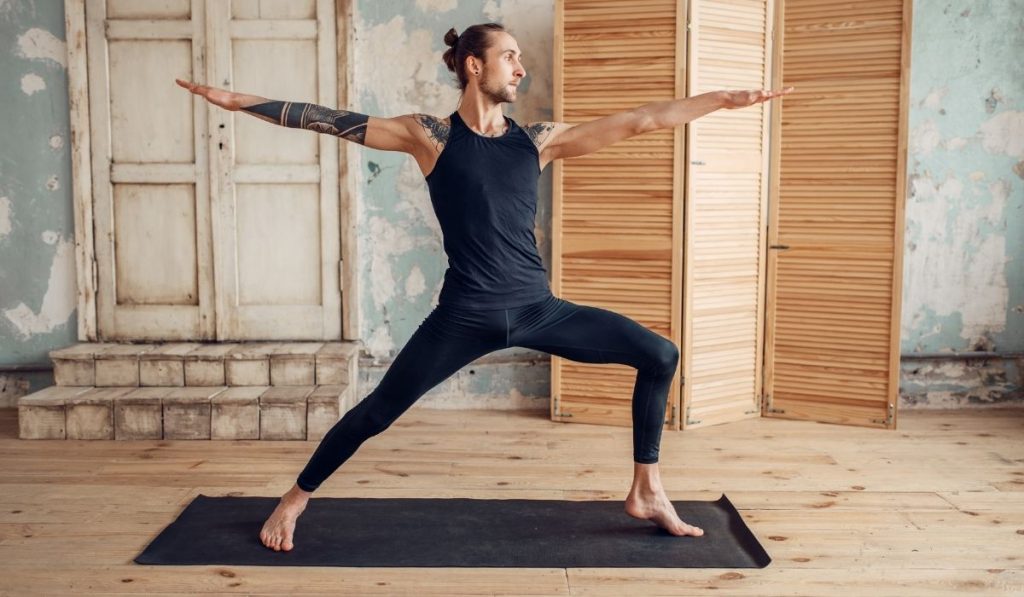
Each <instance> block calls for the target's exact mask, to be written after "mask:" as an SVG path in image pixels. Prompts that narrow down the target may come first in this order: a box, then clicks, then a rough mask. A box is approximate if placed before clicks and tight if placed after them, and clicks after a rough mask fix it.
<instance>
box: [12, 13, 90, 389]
mask: <svg viewBox="0 0 1024 597" xmlns="http://www.w3.org/2000/svg"><path fill="white" fill-rule="evenodd" d="M66 55H67V51H66V49H65V45H64V4H63V2H57V1H54V0H50V1H37V2H29V1H12V0H6V1H2V0H0V81H2V84H0V106H3V109H2V110H0V135H2V139H3V142H2V143H0V367H3V370H0V406H13V405H14V404H15V401H16V399H17V397H18V396H21V395H24V394H25V393H27V392H29V391H35V390H36V389H37V388H42V387H45V386H48V385H51V384H52V383H53V376H52V374H51V373H50V372H49V371H47V370H46V367H47V366H48V363H49V361H48V358H47V352H48V351H49V350H51V349H53V348H59V347H61V346H66V345H68V344H71V343H73V342H74V341H75V339H76V338H77V325H78V324H77V321H76V319H75V306H76V301H75V251H74V241H75V239H74V217H73V210H72V203H71V184H70V182H71V151H70V145H71V141H70V139H71V137H70V132H69V131H70V125H69V114H68V92H67V73H66V62H67V61H66ZM12 368H17V370H16V371H11V369H12Z"/></svg>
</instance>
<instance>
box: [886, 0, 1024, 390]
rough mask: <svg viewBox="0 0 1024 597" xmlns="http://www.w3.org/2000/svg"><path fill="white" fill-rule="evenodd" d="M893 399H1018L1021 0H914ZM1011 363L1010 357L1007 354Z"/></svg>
mask: <svg viewBox="0 0 1024 597" xmlns="http://www.w3.org/2000/svg"><path fill="white" fill-rule="evenodd" d="M912 41H913V50H912V54H911V60H912V62H911V88H910V119H909V123H908V124H909V127H908V130H909V142H908V156H907V157H908V159H907V184H908V189H907V204H906V228H905V233H904V241H905V242H904V246H905V248H904V268H903V272H904V277H903V314H902V329H901V332H900V338H901V347H902V352H903V354H904V356H905V357H907V356H908V355H913V354H914V353H931V354H934V353H945V352H975V351H983V352H995V353H1003V354H1006V353H1009V356H1008V357H992V358H976V359H964V358H959V359H955V358H943V357H936V358H933V359H916V358H905V360H904V363H903V367H902V369H903V379H902V383H901V389H902V393H903V403H904V404H906V405H913V406H916V405H922V406H927V405H931V406H957V405H961V404H993V403H1000V402H1007V401H1016V402H1021V401H1022V400H1024V391H1022V381H1021V373H1020V372H1021V365H1022V364H1024V362H1022V359H1021V358H1020V356H1019V355H1020V354H1021V353H1024V62H1022V61H1021V56H1024V0H1002V1H999V2H976V1H972V0H945V1H942V2H930V1H929V2H924V1H921V0H918V1H917V2H915V3H914V27H913V36H912ZM1015 354H1016V355H1018V356H1014V355H1015Z"/></svg>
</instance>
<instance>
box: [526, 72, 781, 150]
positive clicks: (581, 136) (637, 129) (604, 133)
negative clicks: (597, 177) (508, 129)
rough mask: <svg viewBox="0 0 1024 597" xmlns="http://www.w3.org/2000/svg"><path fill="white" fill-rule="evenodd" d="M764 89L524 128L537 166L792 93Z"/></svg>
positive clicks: (709, 95) (708, 95) (720, 93)
mask: <svg viewBox="0 0 1024 597" xmlns="http://www.w3.org/2000/svg"><path fill="white" fill-rule="evenodd" d="M793 89H794V88H793V87H787V88H785V89H782V90H780V91H768V90H765V89H755V90H745V91H711V92H708V93H702V94H700V95H695V96H692V97H684V98H680V99H674V100H667V101H662V102H651V103H649V104H644V105H642V106H640V107H637V108H634V109H632V110H627V111H625V112H617V113H615V114H610V115H608V116H605V117H603V118H598V119H596V120H591V121H589V122H584V123H582V124H567V123H564V122H538V123H535V124H530V125H527V126H526V127H525V130H526V132H527V133H528V134H529V135H530V137H531V138H532V139H533V142H534V143H535V144H536V145H537V147H538V151H539V152H540V154H541V162H542V163H545V164H546V163H547V162H550V161H553V160H558V159H564V158H573V157H577V156H581V155H586V154H588V153H593V152H595V151H598V150H599V149H602V148H604V147H607V146H608V145H611V144H612V143H616V142H618V141H622V140H623V139H628V138H629V137H633V136H635V135H640V134H642V133H647V132H650V131H654V130H658V129H663V128H673V127H676V126H679V125H681V124H685V123H687V122H690V121H692V120H696V119H698V118H700V117H701V116H704V115H705V114H708V113H710V112H714V111H715V110H718V109H720V108H727V109H735V108H743V107H746V106H752V105H754V104H758V103H761V102H765V101H767V100H769V99H771V98H773V97H777V96H780V95H786V94H787V93H789V92H791V91H793Z"/></svg>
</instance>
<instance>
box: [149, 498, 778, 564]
mask: <svg viewBox="0 0 1024 597" xmlns="http://www.w3.org/2000/svg"><path fill="white" fill-rule="evenodd" d="M278 501H279V498H276V497H273V498H272V497H209V496H205V495H199V496H198V497H196V498H195V499H193V500H192V502H191V503H190V504H189V505H188V506H187V507H186V508H185V509H184V510H183V511H182V512H181V514H180V515H179V516H178V518H177V519H176V520H175V521H174V522H172V523H171V524H170V525H168V526H167V527H166V528H165V529H164V530H163V531H162V532H161V533H160V534H159V535H158V536H157V537H156V539H154V540H153V541H152V542H151V543H150V544H149V545H148V546H147V547H146V548H145V549H144V550H143V551H142V553H141V554H139V556H138V557H136V558H135V562H136V563H138V564H171V565H190V564H191V565H208V564H223V565H236V566H275V565H276V566H350V567H361V566H372V567H390V566H401V567H446V568H448V567H514V568H597V567H611V568H763V567H765V566H767V565H768V563H769V562H771V558H770V557H769V556H768V554H767V553H765V551H764V549H763V548H762V547H761V544H760V543H758V541H757V539H756V538H755V537H754V534H753V533H752V532H751V531H750V529H749V528H747V525H746V524H745V523H744V522H743V518H742V517H741V516H740V514H739V512H737V511H736V508H735V507H733V505H732V503H731V502H730V501H729V499H728V498H726V497H725V494H722V497H720V498H719V499H718V500H717V501H714V502H704V501H674V502H672V503H673V505H674V506H675V508H676V512H678V513H679V516H680V518H682V519H683V520H685V521H686V522H687V523H689V524H692V525H695V526H698V527H700V528H702V529H704V535H703V536H701V537H691V536H683V537H677V536H675V535H672V534H671V533H669V532H668V531H666V530H664V529H662V528H660V527H658V526H656V525H655V524H654V523H652V522H650V521H647V520H637V519H635V518H632V517H630V516H629V515H628V514H626V513H625V511H624V510H623V502H622V501H620V500H614V501H570V500H527V499H471V498H315V497H314V498H312V499H310V501H309V503H308V504H307V505H306V511H305V512H304V513H303V514H302V516H300V517H299V520H298V524H297V525H296V528H295V539H294V543H295V547H294V549H292V550H291V551H284V550H281V551H274V550H272V549H268V548H267V547H265V546H264V545H263V544H262V543H261V542H260V539H259V533H260V530H261V529H262V528H263V522H264V521H265V520H266V519H267V517H269V516H270V514H271V512H273V511H274V508H275V507H276V506H277V504H278Z"/></svg>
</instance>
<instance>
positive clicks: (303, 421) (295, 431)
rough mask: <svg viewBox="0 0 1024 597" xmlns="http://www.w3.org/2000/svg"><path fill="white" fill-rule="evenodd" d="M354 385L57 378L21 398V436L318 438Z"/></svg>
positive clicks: (349, 402) (350, 402)
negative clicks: (106, 382)
mask: <svg viewBox="0 0 1024 597" xmlns="http://www.w3.org/2000/svg"><path fill="white" fill-rule="evenodd" d="M355 388H356V384H355V383H347V380H346V381H344V382H343V383H338V384H322V385H293V386H283V385H282V386H268V385H262V386H256V385H245V386H233V387H229V386H225V385H221V386H149V387H130V386H106V387H98V386H66V385H64V386H62V385H56V386H50V387H48V388H45V389H43V390H40V391H38V392H35V393H33V394H29V395H27V396H23V397H22V398H20V399H19V400H18V437H20V438H22V439H108V440H110V439H113V440H131V439H246V440H254V439H261V440H263V439H265V440H320V439H322V438H323V436H324V434H325V433H327V431H328V430H329V429H330V428H331V427H332V426H333V425H334V424H335V423H336V422H337V421H338V419H340V418H341V417H342V416H343V415H344V414H345V413H347V412H348V411H349V410H350V409H351V408H352V407H354V406H355V405H356V402H357V398H356V394H355Z"/></svg>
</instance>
